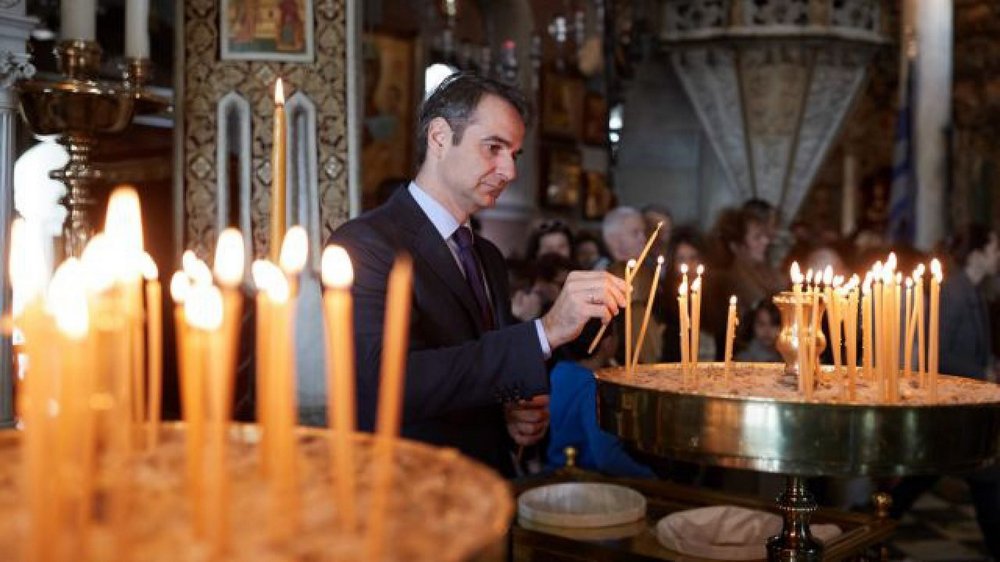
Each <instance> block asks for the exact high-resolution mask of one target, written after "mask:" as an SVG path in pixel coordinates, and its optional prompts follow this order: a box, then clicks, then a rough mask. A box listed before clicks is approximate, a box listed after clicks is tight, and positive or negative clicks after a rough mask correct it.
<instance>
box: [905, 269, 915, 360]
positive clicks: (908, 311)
mask: <svg viewBox="0 0 1000 562" xmlns="http://www.w3.org/2000/svg"><path fill="white" fill-rule="evenodd" d="M905 318H906V336H905V338H906V339H905V341H904V344H903V378H905V379H907V380H909V379H910V378H911V377H912V376H913V370H912V368H911V366H912V362H913V360H912V355H913V335H914V333H915V331H916V325H915V324H914V322H913V321H914V317H913V278H912V277H907V278H906V308H905Z"/></svg>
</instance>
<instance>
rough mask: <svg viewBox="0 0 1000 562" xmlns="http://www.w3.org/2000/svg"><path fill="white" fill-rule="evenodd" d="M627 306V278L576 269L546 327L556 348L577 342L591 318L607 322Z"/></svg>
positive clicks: (547, 319) (568, 278)
mask: <svg viewBox="0 0 1000 562" xmlns="http://www.w3.org/2000/svg"><path fill="white" fill-rule="evenodd" d="M622 308H625V280H624V279H621V278H618V277H615V276H614V275H611V274H610V273H608V272H606V271H573V272H571V273H570V274H569V276H567V277H566V283H565V284H563V288H562V291H561V292H560V293H559V297H558V298H557V299H556V302H555V303H553V305H552V308H551V309H549V312H548V313H547V314H546V315H545V316H543V317H542V327H543V328H544V329H545V336H546V337H547V338H548V339H549V345H550V346H551V347H552V349H555V348H556V347H559V346H560V345H562V344H564V343H567V342H570V341H573V340H574V339H576V337H577V336H579V335H580V332H581V331H582V330H583V326H584V324H586V323H587V321H588V320H590V319H591V318H600V319H601V321H602V322H604V323H605V324H607V323H608V322H610V321H611V319H612V318H613V317H614V316H615V315H616V314H618V311H619V310H620V309H622Z"/></svg>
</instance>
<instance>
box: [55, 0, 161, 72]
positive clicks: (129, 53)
mask: <svg viewBox="0 0 1000 562" xmlns="http://www.w3.org/2000/svg"><path fill="white" fill-rule="evenodd" d="M63 1H64V3H65V1H66V0H63ZM125 56H126V57H129V58H136V59H148V58H149V0H127V3H126V4H125Z"/></svg>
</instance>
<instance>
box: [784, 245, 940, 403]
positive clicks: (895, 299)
mask: <svg viewBox="0 0 1000 562" xmlns="http://www.w3.org/2000/svg"><path fill="white" fill-rule="evenodd" d="M896 268H897V262H896V255H895V254H894V253H890V254H889V256H888V257H887V258H886V260H885V262H884V263H883V262H882V261H878V262H876V263H875V265H874V266H873V267H872V269H871V270H869V271H868V272H867V273H866V274H865V277H864V279H863V280H862V279H861V277H860V276H858V275H854V276H852V277H851V278H850V279H849V280H847V281H846V282H845V281H844V278H843V277H842V276H835V275H834V274H833V270H832V269H831V268H830V267H827V268H826V270H825V271H823V272H813V271H812V270H809V271H807V272H806V274H805V275H804V276H803V275H802V272H801V270H800V268H799V265H798V263H793V264H792V267H791V272H790V273H791V277H792V295H793V298H794V303H795V333H796V334H797V336H798V342H799V345H798V351H797V353H798V355H797V366H798V371H799V390H800V391H801V392H803V393H804V394H805V396H806V398H811V397H812V394H813V390H814V388H815V380H816V376H817V375H818V373H819V365H818V352H817V350H816V340H817V337H816V334H818V333H819V328H820V322H821V316H823V315H824V313H825V316H826V319H827V327H828V330H829V333H830V349H831V352H832V355H833V380H834V381H835V382H838V381H839V383H840V384H841V389H842V395H844V396H845V397H846V398H848V399H850V400H853V399H855V397H856V388H857V380H858V379H857V377H858V350H857V345H858V340H859V338H858V318H859V312H860V318H861V344H862V358H861V375H862V376H863V377H864V379H865V380H866V381H868V383H869V384H871V385H873V386H874V387H875V388H876V389H877V396H878V399H879V400H881V401H884V402H896V401H898V400H899V389H900V384H901V382H902V381H901V379H900V363H902V377H903V379H905V380H907V381H910V380H913V382H915V384H916V386H917V387H918V388H920V389H925V390H928V391H929V392H930V393H931V394H932V395H933V394H934V393H935V392H936V388H937V375H938V345H939V344H938V342H939V333H938V324H939V316H940V312H939V311H940V295H941V280H942V278H943V274H942V271H941V263H940V262H939V261H938V260H936V259H934V260H932V261H931V264H930V272H931V275H930V298H929V309H930V310H929V318H928V321H927V322H926V324H927V326H929V330H930V333H929V334H928V337H926V338H925V337H924V336H925V331H924V326H925V319H924V275H925V273H926V272H927V268H926V267H925V266H924V265H923V264H920V265H918V266H917V268H916V269H915V270H914V271H913V272H912V274H911V275H910V276H907V277H905V278H904V276H903V274H902V272H900V271H897V269H896ZM820 301H822V302H823V303H824V304H825V311H824V310H821V308H820V306H819V303H820ZM806 303H809V307H808V310H809V315H808V316H809V317H808V318H806V317H805V312H804V309H805V305H806ZM914 340H916V343H917V348H916V349H917V353H916V356H917V375H916V377H915V380H914V374H913V355H914V353H913V350H914ZM925 343H926V345H925ZM845 352H846V357H845V355H844V354H845ZM901 354H902V357H900V355H901ZM845 371H846V373H845ZM845 375H846V377H845Z"/></svg>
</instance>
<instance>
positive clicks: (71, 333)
mask: <svg viewBox="0 0 1000 562" xmlns="http://www.w3.org/2000/svg"><path fill="white" fill-rule="evenodd" d="M82 268H83V266H82V265H81V263H80V260H78V259H76V258H73V257H70V258H67V259H66V261H64V262H63V263H62V265H60V266H59V267H58V268H57V269H56V272H55V274H54V275H53V276H52V282H51V283H50V284H49V291H48V297H47V298H46V303H45V307H46V309H47V310H48V312H49V313H50V314H53V315H55V317H56V328H58V329H59V331H60V332H61V333H62V334H63V335H64V336H66V337H68V338H70V339H74V340H79V339H83V338H84V337H86V336H87V332H88V331H89V330H90V315H89V313H88V309H87V294H86V288H85V287H84V285H83V284H81V283H80V282H79V280H80V277H81V275H83V271H82Z"/></svg>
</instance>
